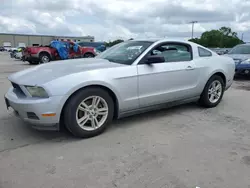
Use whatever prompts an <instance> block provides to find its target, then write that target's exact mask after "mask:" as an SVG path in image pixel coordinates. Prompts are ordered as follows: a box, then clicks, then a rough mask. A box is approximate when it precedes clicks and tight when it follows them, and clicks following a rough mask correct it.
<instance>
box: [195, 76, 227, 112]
mask: <svg viewBox="0 0 250 188" xmlns="http://www.w3.org/2000/svg"><path fill="white" fill-rule="evenodd" d="M224 90H225V84H224V81H223V79H222V78H221V77H220V76H218V75H214V76H212V77H211V78H210V79H209V80H208V82H207V84H206V86H205V88H204V90H203V92H202V94H201V98H200V101H199V102H200V104H201V105H203V106H204V107H207V108H212V107H215V106H217V105H218V104H219V103H220V101H221V99H222V97H223V94H224Z"/></svg>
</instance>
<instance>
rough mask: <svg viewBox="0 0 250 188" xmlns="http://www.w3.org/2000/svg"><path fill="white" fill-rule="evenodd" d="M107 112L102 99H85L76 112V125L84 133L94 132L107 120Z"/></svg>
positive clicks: (93, 97) (96, 97)
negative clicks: (84, 131)
mask: <svg viewBox="0 0 250 188" xmlns="http://www.w3.org/2000/svg"><path fill="white" fill-rule="evenodd" d="M108 110H109V109H108V104H107V102H106V101H105V100H104V99H103V98H102V97H100V96H90V97H87V98H86V99H84V100H83V101H82V102H81V103H80V104H79V106H78V108H77V110H76V121H77V124H78V125H79V126H80V127H81V128H82V129H84V130H86V131H93V130H96V129H98V128H100V127H101V126H102V125H103V124H104V123H105V121H106V120H107V117H108Z"/></svg>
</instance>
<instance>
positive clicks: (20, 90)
mask: <svg viewBox="0 0 250 188" xmlns="http://www.w3.org/2000/svg"><path fill="white" fill-rule="evenodd" d="M11 84H12V86H13V88H14V91H15V92H16V93H17V94H21V95H24V96H26V95H25V93H24V92H23V90H22V89H21V87H20V86H19V85H18V84H16V83H14V82H11Z"/></svg>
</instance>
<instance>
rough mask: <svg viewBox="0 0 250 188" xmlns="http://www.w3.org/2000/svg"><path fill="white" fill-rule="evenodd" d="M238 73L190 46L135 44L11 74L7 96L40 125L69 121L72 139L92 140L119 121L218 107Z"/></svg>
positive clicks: (8, 101) (176, 42)
mask: <svg viewBox="0 0 250 188" xmlns="http://www.w3.org/2000/svg"><path fill="white" fill-rule="evenodd" d="M234 72H235V64H234V61H233V59H232V58H230V57H226V56H219V55H217V54H216V53H215V52H213V51H211V50H209V49H207V48H205V47H203V46H200V45H197V44H195V43H192V42H188V41H182V40H173V39H163V40H155V39H145V40H130V41H126V42H123V43H120V44H118V45H115V46H113V47H111V48H109V49H108V50H106V51H104V52H102V53H101V54H99V55H98V56H96V57H95V58H88V59H70V60H65V61H58V62H53V63H48V64H42V65H39V66H36V67H33V68H30V69H26V70H23V71H21V72H17V73H15V74H12V75H10V76H9V80H10V81H11V83H12V86H13V87H11V88H10V89H9V91H8V92H7V94H6V95H5V99H6V104H7V107H12V108H13V109H14V110H15V112H16V114H18V115H19V116H20V117H21V118H22V119H24V120H25V121H27V122H30V123H31V124H33V125H34V127H35V128H38V129H49V130H52V129H56V130H57V129H59V128H60V125H61V124H62V122H63V123H64V125H65V126H66V127H67V128H68V130H70V132H72V133H73V134H74V135H76V136H79V137H91V136H95V135H98V134H100V133H102V132H103V131H104V130H105V128H106V127H107V125H108V124H110V123H111V121H112V119H113V118H122V117H125V116H129V115H133V114H137V113H141V112H145V111H149V110H153V109H159V108H162V107H166V106H173V105H178V104H181V103H187V102H192V101H199V102H200V104H202V105H203V106H205V107H215V106H217V105H218V104H219V103H220V101H221V99H222V97H223V93H224V91H226V90H227V89H228V88H229V87H230V86H231V85H232V83H233V77H234Z"/></svg>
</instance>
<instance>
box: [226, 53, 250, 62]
mask: <svg viewBox="0 0 250 188" xmlns="http://www.w3.org/2000/svg"><path fill="white" fill-rule="evenodd" d="M225 56H228V57H231V58H233V59H234V60H241V61H242V60H245V59H250V54H225Z"/></svg>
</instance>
